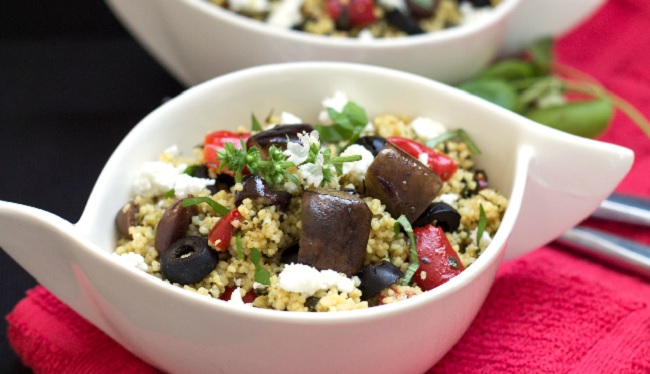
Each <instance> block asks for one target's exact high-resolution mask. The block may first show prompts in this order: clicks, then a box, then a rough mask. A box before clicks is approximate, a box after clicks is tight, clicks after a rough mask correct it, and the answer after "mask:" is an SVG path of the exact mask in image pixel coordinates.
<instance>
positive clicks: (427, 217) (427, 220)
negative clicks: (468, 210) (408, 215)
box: [413, 202, 460, 232]
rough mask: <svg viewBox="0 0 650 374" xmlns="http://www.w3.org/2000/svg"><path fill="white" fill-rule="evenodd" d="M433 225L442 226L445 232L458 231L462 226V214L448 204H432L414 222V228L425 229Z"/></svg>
mask: <svg viewBox="0 0 650 374" xmlns="http://www.w3.org/2000/svg"><path fill="white" fill-rule="evenodd" d="M432 223H433V224H435V225H436V226H440V228H442V230H443V231H444V232H453V231H456V230H458V226H460V213H458V211H457V210H456V209H454V208H453V207H452V206H451V205H449V204H447V203H443V202H438V203H431V204H430V205H429V206H428V207H427V209H426V210H425V211H424V213H422V214H421V215H420V217H418V219H416V220H415V222H413V227H424V226H426V225H429V224H432Z"/></svg>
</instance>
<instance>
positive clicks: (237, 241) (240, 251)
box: [235, 230, 244, 260]
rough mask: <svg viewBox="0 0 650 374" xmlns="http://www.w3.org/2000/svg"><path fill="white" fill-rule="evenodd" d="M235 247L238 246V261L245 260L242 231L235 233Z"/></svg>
mask: <svg viewBox="0 0 650 374" xmlns="http://www.w3.org/2000/svg"><path fill="white" fill-rule="evenodd" d="M235 245H236V246H237V259H238V260H242V259H243V258H244V247H242V244H241V230H237V231H235Z"/></svg>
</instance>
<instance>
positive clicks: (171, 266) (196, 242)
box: [160, 236, 219, 285]
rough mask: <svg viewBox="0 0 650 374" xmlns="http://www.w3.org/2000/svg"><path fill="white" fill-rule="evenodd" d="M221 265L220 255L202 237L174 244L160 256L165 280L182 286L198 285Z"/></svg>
mask: <svg viewBox="0 0 650 374" xmlns="http://www.w3.org/2000/svg"><path fill="white" fill-rule="evenodd" d="M218 263H219V254H218V253H217V251H215V250H214V249H212V248H210V246H209V245H208V240H207V239H206V238H203V237H200V236H187V237H184V238H181V239H179V240H177V241H176V242H174V243H173V244H172V245H171V246H170V247H169V248H167V249H166V250H165V251H164V252H163V254H162V256H160V271H161V272H162V275H163V277H164V278H165V279H167V280H168V281H170V282H172V283H178V284H182V285H186V284H194V283H198V282H200V281H201V280H203V278H205V277H206V276H207V275H208V274H210V272H211V271H212V270H214V268H215V267H216V266H217V264H218Z"/></svg>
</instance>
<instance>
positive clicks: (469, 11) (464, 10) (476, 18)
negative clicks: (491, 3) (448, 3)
mask: <svg viewBox="0 0 650 374" xmlns="http://www.w3.org/2000/svg"><path fill="white" fill-rule="evenodd" d="M459 10H460V13H461V14H462V16H463V19H462V21H461V22H462V24H463V25H468V24H471V23H479V22H483V20H484V19H486V18H487V17H489V16H490V13H491V12H492V8H491V7H479V8H474V6H472V4H471V3H470V2H468V1H464V2H462V3H460V8H459Z"/></svg>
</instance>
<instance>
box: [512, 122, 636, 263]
mask: <svg viewBox="0 0 650 374" xmlns="http://www.w3.org/2000/svg"><path fill="white" fill-rule="evenodd" d="M522 143H523V144H524V145H523V146H522V147H521V148H520V150H519V154H518V157H519V161H520V163H521V165H522V166H521V167H523V168H526V169H527V170H525V171H524V172H523V173H521V172H520V174H523V175H526V176H527V177H526V180H525V182H524V186H523V188H521V189H520V191H521V193H522V196H521V197H520V198H521V206H520V210H519V214H518V216H517V220H516V222H515V224H514V228H513V230H512V234H511V236H510V239H509V242H508V249H507V251H506V254H505V258H504V259H505V260H509V259H512V258H515V257H518V256H520V255H522V254H524V253H526V252H528V251H530V250H532V249H535V248H538V247H539V246H542V245H544V244H546V243H548V242H550V241H552V240H553V239H555V238H557V237H558V236H560V235H561V234H562V233H563V232H565V231H566V230H568V229H569V228H571V227H572V226H574V225H576V224H578V223H580V221H582V220H584V219H585V218H587V217H588V216H589V215H590V214H591V213H592V212H593V211H595V210H596V208H597V207H598V205H599V204H600V203H601V202H602V201H603V200H604V199H606V198H607V196H609V194H611V192H612V191H613V190H614V189H615V188H616V187H617V186H618V184H619V183H620V181H621V180H622V179H623V178H624V177H625V175H626V174H627V172H628V171H629V170H630V168H631V166H632V162H633V160H634V153H633V152H632V151H631V150H630V149H627V148H624V147H620V146H617V145H613V144H608V143H604V142H600V141H594V140H591V139H585V138H581V137H577V136H570V137H567V135H566V134H564V133H562V132H560V131H558V130H554V129H550V128H547V127H544V126H541V125H535V128H534V129H533V131H531V132H530V133H528V134H527V138H526V141H524V142H522Z"/></svg>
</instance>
